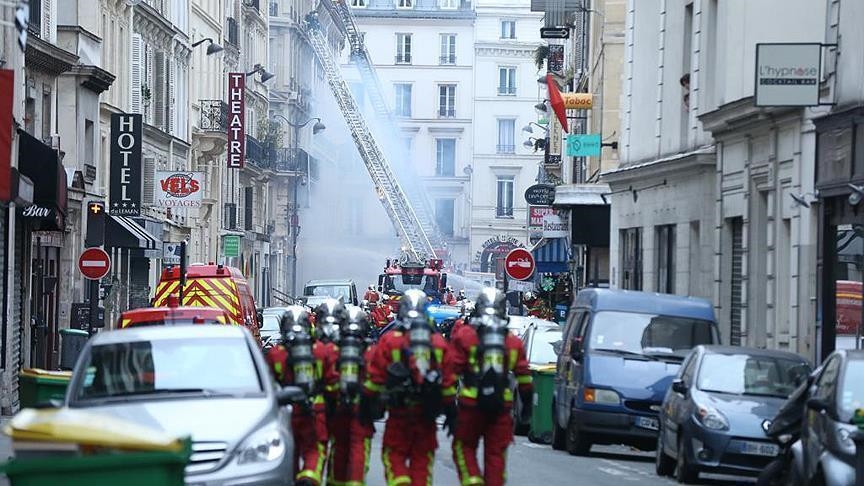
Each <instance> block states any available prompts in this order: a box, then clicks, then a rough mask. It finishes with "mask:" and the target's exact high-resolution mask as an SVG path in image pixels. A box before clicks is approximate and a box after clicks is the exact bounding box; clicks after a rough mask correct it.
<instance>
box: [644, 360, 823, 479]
mask: <svg viewBox="0 0 864 486" xmlns="http://www.w3.org/2000/svg"><path fill="white" fill-rule="evenodd" d="M809 373H810V365H809V364H808V363H807V361H806V360H805V359H804V358H802V357H801V356H799V355H797V354H793V353H788V352H784V351H771V350H765V349H755V348H742V347H737V346H697V347H696V348H694V349H693V351H692V352H691V353H690V355H689V356H688V357H687V359H686V360H685V361H684V363H683V364H682V366H681V369H680V370H679V372H678V375H677V376H676V378H675V379H674V380H673V381H672V386H671V387H670V389H669V390H668V391H667V392H666V397H665V399H664V400H663V405H662V407H661V410H660V431H659V432H660V433H659V435H658V439H657V450H656V453H655V454H656V468H657V473H658V474H660V475H661V476H665V475H671V474H672V473H673V472H675V473H676V475H677V477H678V480H679V482H684V483H690V482H694V481H696V479H698V476H699V473H700V472H711V473H721V474H743V475H752V476H755V475H757V474H758V473H759V471H761V470H762V469H763V468H764V467H765V466H767V465H768V463H770V462H771V461H772V460H773V459H774V457H775V456H777V454H778V453H779V452H780V448H779V446H778V445H777V444H776V443H774V442H773V441H771V440H770V439H769V438H768V437H767V436H766V435H765V431H766V430H767V429H768V426H770V424H771V420H772V419H773V418H774V417H775V416H776V415H777V412H778V411H779V410H780V407H781V406H782V405H783V403H784V402H785V400H786V398H787V397H789V395H790V394H792V393H793V392H794V391H795V389H796V388H797V387H798V386H799V385H801V384H802V383H804V382H805V381H806V380H807V376H808V375H809Z"/></svg>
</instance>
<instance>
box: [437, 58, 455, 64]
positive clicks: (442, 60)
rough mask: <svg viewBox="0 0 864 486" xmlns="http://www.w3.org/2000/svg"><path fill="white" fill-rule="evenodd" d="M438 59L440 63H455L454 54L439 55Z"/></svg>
mask: <svg viewBox="0 0 864 486" xmlns="http://www.w3.org/2000/svg"><path fill="white" fill-rule="evenodd" d="M438 61H439V62H440V63H441V64H456V56H441V57H440V58H438Z"/></svg>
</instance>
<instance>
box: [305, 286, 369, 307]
mask: <svg viewBox="0 0 864 486" xmlns="http://www.w3.org/2000/svg"><path fill="white" fill-rule="evenodd" d="M340 297H341V298H342V302H344V303H345V304H346V305H348V304H350V305H360V299H359V298H358V297H357V285H355V284H354V281H353V280H350V279H338V280H310V281H308V282H306V285H305V286H304V287H303V297H302V298H303V300H305V302H306V305H307V306H309V307H312V308H313V309H314V308H315V307H318V306H319V305H320V304H321V303H322V302H324V301H325V300H327V299H330V298H333V299H338V298H340Z"/></svg>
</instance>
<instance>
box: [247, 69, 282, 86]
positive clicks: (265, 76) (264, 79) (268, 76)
mask: <svg viewBox="0 0 864 486" xmlns="http://www.w3.org/2000/svg"><path fill="white" fill-rule="evenodd" d="M255 73H261V82H262V83H266V82H267V81H270V80H271V79H273V77H274V76H276V75H275V74H273V73H271V72H268V71H267V70H266V69H264V66H262V65H260V64H256V65H254V66H252V70H251V71H249V72H248V73H246V77H247V78H248V77H249V76H252V75H253V74H255Z"/></svg>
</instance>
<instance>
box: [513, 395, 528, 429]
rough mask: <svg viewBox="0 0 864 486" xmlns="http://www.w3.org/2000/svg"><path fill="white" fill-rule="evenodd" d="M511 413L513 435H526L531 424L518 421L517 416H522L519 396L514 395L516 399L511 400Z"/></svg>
mask: <svg viewBox="0 0 864 486" xmlns="http://www.w3.org/2000/svg"><path fill="white" fill-rule="evenodd" d="M511 411H512V413H513V435H528V431H529V430H530V429H531V424H523V423H520V422H519V418H520V417H521V416H522V400H521V399H519V396H518V395H517V396H516V399H515V400H513V409H512V410H511Z"/></svg>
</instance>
